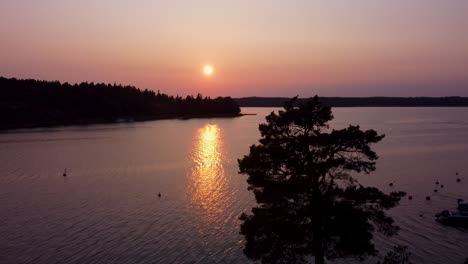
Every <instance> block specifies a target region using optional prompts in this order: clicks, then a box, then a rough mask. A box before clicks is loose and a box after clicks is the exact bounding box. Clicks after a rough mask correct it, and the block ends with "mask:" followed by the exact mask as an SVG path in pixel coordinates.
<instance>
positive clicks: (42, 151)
mask: <svg viewBox="0 0 468 264" xmlns="http://www.w3.org/2000/svg"><path fill="white" fill-rule="evenodd" d="M273 110H277V109H275V108H243V109H242V111H243V112H244V113H256V114H257V115H252V116H243V117H239V118H212V119H191V120H160V121H150V122H137V123H120V124H107V125H93V126H81V127H80V126H75V127H60V128H44V129H31V130H17V131H10V132H4V133H0V212H1V213H0V263H246V262H247V261H248V260H247V259H246V258H245V257H244V256H243V253H242V248H243V237H242V236H241V235H239V224H240V221H239V220H238V217H239V215H240V214H241V213H242V212H248V211H249V210H250V208H251V207H252V206H253V205H255V201H254V197H253V194H252V193H251V192H249V191H247V183H246V176H244V175H239V174H238V167H237V159H238V158H241V157H242V156H243V155H245V154H247V153H248V150H249V146H250V145H251V144H254V143H256V142H257V140H258V139H259V132H258V124H260V123H262V122H264V120H265V119H264V117H265V115H267V114H268V113H270V112H271V111H273ZM333 113H334V115H335V120H334V121H333V122H332V126H333V127H336V128H342V127H345V126H347V125H349V124H359V125H361V127H362V128H365V129H368V128H373V129H376V130H377V131H378V132H380V133H385V134H386V137H385V139H384V140H383V141H382V142H381V143H379V144H377V145H375V149H376V151H377V153H378V154H379V156H380V159H379V161H378V162H377V170H376V171H375V172H373V173H372V174H370V175H361V176H359V177H358V178H359V180H360V182H361V183H363V184H365V185H373V186H376V187H379V188H381V189H382V190H384V191H386V192H389V191H392V190H402V191H406V192H407V193H408V195H412V196H413V200H411V201H410V200H408V199H407V198H404V199H403V200H402V202H401V205H400V206H399V207H397V208H395V209H393V210H392V211H391V212H390V213H391V215H392V216H394V218H395V220H396V222H397V223H398V224H399V225H400V227H401V231H400V233H399V235H397V236H395V237H392V238H391V239H386V238H382V237H380V236H376V238H375V241H376V243H377V244H378V247H379V249H381V250H382V251H385V250H388V249H390V248H391V247H392V246H393V245H395V244H403V245H407V246H408V247H409V250H410V251H411V252H412V261H413V262H414V263H463V261H464V260H465V258H467V257H468V251H467V248H468V230H467V229H462V228H454V227H447V226H443V225H441V224H439V223H437V222H436V221H435V219H434V214H435V213H437V212H439V211H441V210H443V209H455V207H456V199H458V198H462V199H465V200H467V199H468V108H335V109H333ZM65 169H66V173H67V176H66V177H63V176H62V174H63V173H64V171H65ZM456 172H459V174H460V175H459V176H456V175H455V173H456ZM457 177H461V178H462V182H460V183H458V182H456V178H457ZM437 180H439V181H440V182H441V183H443V184H444V188H443V189H441V188H438V189H439V191H438V192H437V193H435V192H434V191H433V190H434V189H436V187H437V186H436V185H435V181H437ZM390 182H393V183H394V186H393V187H390V186H389V183H390ZM158 193H161V197H160V198H159V197H158ZM427 195H430V196H431V200H430V201H426V200H425V197H426V196H427ZM368 262H370V263H373V262H372V261H368Z"/></svg>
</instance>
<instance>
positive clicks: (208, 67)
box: [203, 65, 214, 76]
mask: <svg viewBox="0 0 468 264" xmlns="http://www.w3.org/2000/svg"><path fill="white" fill-rule="evenodd" d="M213 73H214V68H213V66H211V65H205V66H203V74H205V75H206V76H211V75H213Z"/></svg>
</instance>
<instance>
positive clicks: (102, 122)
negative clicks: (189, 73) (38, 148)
mask: <svg viewBox="0 0 468 264" xmlns="http://www.w3.org/2000/svg"><path fill="white" fill-rule="evenodd" d="M248 115H256V114H251V113H247V114H242V113H240V114H235V115H232V114H214V115H184V116H157V117H138V118H133V117H123V118H115V119H113V120H108V119H81V120H74V121H70V122H57V123H49V124H22V125H18V126H14V127H7V128H3V127H0V133H8V132H15V131H17V130H27V129H38V128H58V127H72V126H90V125H106V124H128V123H136V122H146V121H158V120H189V119H210V118H237V117H242V116H248Z"/></svg>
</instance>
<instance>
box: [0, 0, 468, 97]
mask: <svg viewBox="0 0 468 264" xmlns="http://www.w3.org/2000/svg"><path fill="white" fill-rule="evenodd" d="M467 13H468V1H459V0H444V1H436V0H414V1H403V0H396V1H373V0H362V1H357V2H356V1H344V2H340V3H339V4H337V2H336V1H303V0H297V1H292V2H290V1H264V0H260V1H253V2H252V1H247V0H239V1H214V0H207V1H202V2H199V1H189V2H184V3H183V4H182V3H181V2H178V1H157V0H155V1H149V0H136V1H133V2H131V4H129V2H128V1H123V0H116V1H57V0H43V1H30V0H28V1H13V0H6V1H1V3H0V34H1V35H2V36H5V37H4V38H3V39H2V41H0V58H1V59H0V75H3V76H4V77H15V78H34V79H43V80H59V81H61V82H70V83H76V82H95V83H96V82H104V83H114V82H115V83H122V84H130V85H134V86H136V87H139V88H147V89H152V90H155V91H157V90H160V91H162V92H166V93H169V94H179V95H188V94H192V95H194V94H197V93H202V94H203V95H209V96H233V97H242V96H295V95H300V96H312V95H315V94H319V95H322V96H451V95H460V96H468V89H467V88H466V87H468V76H467V74H466V69H467V68H468V30H467V27H466V26H465V25H467V24H468V16H467V15H466V14H467ZM6 36H7V37H6ZM29 43H34V45H29ZM207 59H209V60H210V61H211V62H216V65H203V64H202V65H200V63H207ZM218 69H222V76H221V75H220V74H218V73H219V70H218ZM204 77H208V78H204ZM213 77H216V78H213ZM206 80H209V82H207V81H206ZM212 88H216V89H212Z"/></svg>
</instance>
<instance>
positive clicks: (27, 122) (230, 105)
mask: <svg viewBox="0 0 468 264" xmlns="http://www.w3.org/2000/svg"><path fill="white" fill-rule="evenodd" d="M239 114H240V108H239V106H238V104H237V103H236V102H235V101H234V100H233V99H232V98H230V97H217V98H214V99H211V98H209V97H202V96H201V95H200V94H198V95H197V96H196V97H192V96H187V97H185V98H182V97H180V96H176V97H174V96H169V95H166V94H162V93H159V92H157V93H155V92H154V91H151V90H140V89H137V88H135V87H133V86H122V85H116V84H114V85H110V84H102V83H98V84H94V83H81V84H74V85H71V84H68V83H60V82H58V81H55V82H49V81H37V80H17V79H6V78H3V77H0V129H12V128H23V127H37V126H53V125H73V124H87V123H98V122H114V121H117V120H127V121H128V120H149V119H162V118H190V117H219V116H238V115H239Z"/></svg>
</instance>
